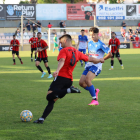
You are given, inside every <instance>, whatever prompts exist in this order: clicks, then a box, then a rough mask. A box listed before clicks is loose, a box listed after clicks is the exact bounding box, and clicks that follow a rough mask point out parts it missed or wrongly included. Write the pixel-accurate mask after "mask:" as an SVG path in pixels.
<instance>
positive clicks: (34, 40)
mask: <svg viewBox="0 0 140 140" xmlns="http://www.w3.org/2000/svg"><path fill="white" fill-rule="evenodd" d="M37 41H38V38H37V37H35V32H34V33H33V37H32V38H30V39H29V43H30V44H31V61H32V62H33V57H32V55H33V51H36V50H37ZM35 60H36V54H35Z"/></svg>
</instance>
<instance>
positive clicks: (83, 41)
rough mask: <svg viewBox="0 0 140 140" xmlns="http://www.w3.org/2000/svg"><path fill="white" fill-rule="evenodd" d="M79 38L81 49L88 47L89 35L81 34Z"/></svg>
mask: <svg viewBox="0 0 140 140" xmlns="http://www.w3.org/2000/svg"><path fill="white" fill-rule="evenodd" d="M78 40H79V49H86V48H87V42H88V38H87V36H86V35H84V36H82V35H79V36H78Z"/></svg>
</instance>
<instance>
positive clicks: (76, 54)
mask: <svg viewBox="0 0 140 140" xmlns="http://www.w3.org/2000/svg"><path fill="white" fill-rule="evenodd" d="M61 58H64V59H65V63H64V65H63V67H62V68H61V70H60V71H59V74H58V76H61V77H65V78H69V79H71V80H73V76H72V72H73V70H74V68H75V66H76V64H77V62H78V61H79V60H83V61H85V62H86V61H88V56H86V55H84V54H83V53H81V52H80V51H78V50H77V49H75V48H73V47H66V48H63V49H62V50H61V51H60V53H59V55H58V57H57V61H59V60H60V59H61ZM70 62H72V63H73V66H72V65H71V64H70Z"/></svg>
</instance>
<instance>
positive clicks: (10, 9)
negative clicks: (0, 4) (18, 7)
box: [7, 5, 14, 16]
mask: <svg viewBox="0 0 140 140" xmlns="http://www.w3.org/2000/svg"><path fill="white" fill-rule="evenodd" d="M7 13H8V14H9V15H10V16H12V15H14V8H13V6H12V5H8V6H7Z"/></svg>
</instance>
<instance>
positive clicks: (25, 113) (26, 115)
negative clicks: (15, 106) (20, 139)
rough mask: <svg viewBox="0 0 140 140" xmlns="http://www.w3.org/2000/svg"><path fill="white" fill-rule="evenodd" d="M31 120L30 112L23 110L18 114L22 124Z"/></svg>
mask: <svg viewBox="0 0 140 140" xmlns="http://www.w3.org/2000/svg"><path fill="white" fill-rule="evenodd" d="M32 118H33V114H32V112H31V111H30V110H23V111H22V112H21V113H20V119H21V121H23V122H30V121H31V120H32Z"/></svg>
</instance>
